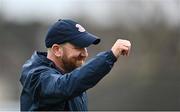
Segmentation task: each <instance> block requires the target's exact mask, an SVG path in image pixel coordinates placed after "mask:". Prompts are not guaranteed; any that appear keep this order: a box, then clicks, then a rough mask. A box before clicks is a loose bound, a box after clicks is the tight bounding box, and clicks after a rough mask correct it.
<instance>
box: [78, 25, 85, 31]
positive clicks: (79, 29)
mask: <svg viewBox="0 0 180 112" xmlns="http://www.w3.org/2000/svg"><path fill="white" fill-rule="evenodd" d="M76 28H78V31H79V32H85V31H86V30H85V29H84V28H83V27H82V26H81V25H80V24H76Z"/></svg>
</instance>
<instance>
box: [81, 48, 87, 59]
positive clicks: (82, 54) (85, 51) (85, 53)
mask: <svg viewBox="0 0 180 112" xmlns="http://www.w3.org/2000/svg"><path fill="white" fill-rule="evenodd" d="M81 56H83V57H88V52H87V49H86V48H83V49H82V51H81Z"/></svg>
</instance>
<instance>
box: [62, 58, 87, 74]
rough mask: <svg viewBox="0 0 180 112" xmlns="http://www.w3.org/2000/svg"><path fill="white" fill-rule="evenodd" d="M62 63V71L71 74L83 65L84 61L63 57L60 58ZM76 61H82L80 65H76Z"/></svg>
mask: <svg viewBox="0 0 180 112" xmlns="http://www.w3.org/2000/svg"><path fill="white" fill-rule="evenodd" d="M61 60H62V63H63V65H64V70H65V71H66V72H71V71H73V70H74V69H76V68H78V67H80V66H81V65H82V64H83V63H84V59H81V58H71V59H67V56H65V55H64V56H63V57H62V58H61ZM77 61H83V62H82V63H77Z"/></svg>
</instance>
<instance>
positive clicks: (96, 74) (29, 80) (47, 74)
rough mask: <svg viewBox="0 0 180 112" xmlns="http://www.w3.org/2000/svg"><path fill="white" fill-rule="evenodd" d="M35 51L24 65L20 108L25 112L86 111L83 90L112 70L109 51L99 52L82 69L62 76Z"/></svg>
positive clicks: (114, 59)
mask: <svg viewBox="0 0 180 112" xmlns="http://www.w3.org/2000/svg"><path fill="white" fill-rule="evenodd" d="M46 56H47V53H45V52H35V53H34V54H33V55H32V57H31V58H30V59H29V60H27V62H26V63H25V64H24V65H23V68H22V74H21V78H20V82H21V84H22V86H23V89H22V93H21V97H20V105H21V110H22V111H27V110H79V111H82V110H83V111H85V110H87V96H86V90H87V89H89V88H91V87H93V86H94V85H96V84H97V83H98V81H100V80H101V79H102V78H103V77H104V76H105V75H106V74H107V73H108V72H109V71H110V70H111V68H112V66H113V64H114V62H115V61H116V57H115V56H114V55H113V53H112V51H107V52H101V53H99V54H98V55H97V56H95V57H94V58H92V59H91V60H90V61H88V62H87V63H86V64H84V65H83V66H81V67H79V68H77V69H75V70H73V71H72V72H70V73H66V74H63V73H62V72H61V70H59V69H58V68H57V67H56V66H55V64H54V63H53V62H52V61H51V60H49V59H47V58H46Z"/></svg>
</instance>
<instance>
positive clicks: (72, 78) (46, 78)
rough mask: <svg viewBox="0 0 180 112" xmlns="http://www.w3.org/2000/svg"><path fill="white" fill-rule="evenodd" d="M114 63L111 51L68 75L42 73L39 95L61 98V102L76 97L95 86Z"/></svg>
mask: <svg viewBox="0 0 180 112" xmlns="http://www.w3.org/2000/svg"><path fill="white" fill-rule="evenodd" d="M114 62H116V57H115V56H114V55H113V53H112V51H107V52H101V53H99V54H98V55H97V56H95V57H94V58H93V59H91V60H90V61H88V62H87V63H86V64H84V65H83V66H81V67H79V68H77V69H75V70H73V71H72V72H70V73H67V74H64V75H62V74H56V73H54V74H53V73H51V72H48V71H47V72H44V73H43V75H41V78H40V81H41V95H42V97H49V98H59V97H61V99H62V100H63V99H64V98H65V99H66V98H72V97H75V96H78V95H80V94H81V93H82V92H84V91H86V90H87V89H89V88H91V87H93V86H94V85H96V84H97V83H98V81H100V80H101V79H102V78H103V77H104V76H105V75H106V74H107V73H108V72H109V71H110V70H111V68H112V67H113V64H114ZM49 74H50V75H49ZM65 99H64V100H65Z"/></svg>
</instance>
